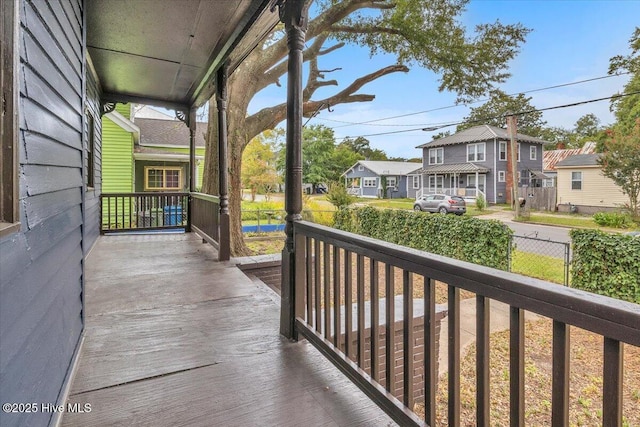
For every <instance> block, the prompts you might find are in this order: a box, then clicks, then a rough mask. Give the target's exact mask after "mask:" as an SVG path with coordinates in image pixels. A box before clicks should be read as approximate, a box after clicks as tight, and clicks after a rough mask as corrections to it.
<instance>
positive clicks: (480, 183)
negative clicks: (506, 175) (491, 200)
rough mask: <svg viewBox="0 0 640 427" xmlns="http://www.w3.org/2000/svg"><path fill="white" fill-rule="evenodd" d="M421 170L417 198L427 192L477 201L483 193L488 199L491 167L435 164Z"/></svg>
mask: <svg viewBox="0 0 640 427" xmlns="http://www.w3.org/2000/svg"><path fill="white" fill-rule="evenodd" d="M419 172H420V174H421V175H420V177H421V181H420V190H419V191H418V192H417V193H416V199H418V198H420V197H422V196H425V195H427V194H435V193H439V194H448V195H450V196H460V197H464V198H465V199H467V200H469V201H475V199H476V197H478V196H479V195H482V196H484V197H485V200H486V191H487V181H488V179H487V174H488V173H489V172H490V170H489V169H487V168H486V167H483V166H479V165H476V164H474V163H456V164H448V165H435V166H429V167H426V168H423V169H422V170H420V171H419Z"/></svg>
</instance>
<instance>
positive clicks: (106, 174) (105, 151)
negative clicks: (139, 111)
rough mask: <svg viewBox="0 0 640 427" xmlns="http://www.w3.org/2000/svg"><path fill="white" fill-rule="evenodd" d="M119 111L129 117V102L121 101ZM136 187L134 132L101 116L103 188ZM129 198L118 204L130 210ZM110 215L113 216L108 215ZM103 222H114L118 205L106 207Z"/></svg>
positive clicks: (122, 189)
mask: <svg viewBox="0 0 640 427" xmlns="http://www.w3.org/2000/svg"><path fill="white" fill-rule="evenodd" d="M116 111H117V112H118V113H120V114H122V115H123V116H124V117H126V118H129V116H130V113H129V112H130V107H129V105H122V104H118V105H117V106H116ZM133 190H134V188H133V135H132V134H131V133H130V132H127V131H126V130H124V129H122V128H121V127H120V126H118V125H117V124H115V123H114V122H113V121H112V120H111V119H110V118H109V117H108V116H103V117H102V192H103V193H130V192H132V191H133ZM129 208H130V206H129V199H126V198H125V199H124V200H123V201H122V202H121V203H120V206H119V208H118V211H119V212H120V213H121V214H122V211H123V210H124V211H126V212H128V210H129ZM109 216H110V217H111V218H109ZM102 222H103V224H107V223H110V224H115V223H116V222H117V215H116V211H115V206H110V207H104V208H103V211H102Z"/></svg>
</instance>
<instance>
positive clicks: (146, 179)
mask: <svg viewBox="0 0 640 427" xmlns="http://www.w3.org/2000/svg"><path fill="white" fill-rule="evenodd" d="M151 170H161V171H163V172H162V187H150V186H149V171H151ZM167 171H178V187H167V185H166V184H167V176H166V172H167ZM144 190H145V191H181V190H182V167H180V166H145V167H144Z"/></svg>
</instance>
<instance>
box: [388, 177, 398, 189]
mask: <svg viewBox="0 0 640 427" xmlns="http://www.w3.org/2000/svg"><path fill="white" fill-rule="evenodd" d="M397 185H398V181H397V180H396V177H395V176H388V177H387V188H391V187H396V186H397Z"/></svg>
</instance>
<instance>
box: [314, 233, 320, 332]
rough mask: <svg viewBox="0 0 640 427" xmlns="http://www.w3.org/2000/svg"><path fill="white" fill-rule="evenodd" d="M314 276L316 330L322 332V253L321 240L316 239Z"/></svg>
mask: <svg viewBox="0 0 640 427" xmlns="http://www.w3.org/2000/svg"><path fill="white" fill-rule="evenodd" d="M313 256H314V262H313V267H314V270H313V276H314V284H313V285H314V288H313V290H314V298H313V299H314V303H315V311H316V331H318V332H322V310H321V305H322V304H321V301H322V300H321V298H320V286H321V283H320V280H321V279H320V277H321V276H320V261H321V253H320V240H319V239H316V240H315V242H314V248H313Z"/></svg>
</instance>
